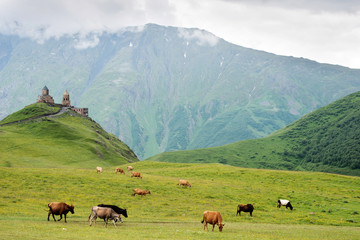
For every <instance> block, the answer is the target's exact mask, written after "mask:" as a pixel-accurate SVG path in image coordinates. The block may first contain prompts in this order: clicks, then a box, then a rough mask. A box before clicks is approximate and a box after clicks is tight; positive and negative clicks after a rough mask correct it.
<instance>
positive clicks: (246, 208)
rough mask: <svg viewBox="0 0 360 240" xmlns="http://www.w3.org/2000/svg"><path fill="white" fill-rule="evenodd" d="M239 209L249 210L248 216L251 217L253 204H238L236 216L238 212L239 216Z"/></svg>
mask: <svg viewBox="0 0 360 240" xmlns="http://www.w3.org/2000/svg"><path fill="white" fill-rule="evenodd" d="M241 211H243V212H250V216H251V217H252V212H253V211H254V206H253V205H252V204H246V205H243V204H239V205H238V208H237V213H236V216H237V215H238V214H239V215H240V216H241Z"/></svg>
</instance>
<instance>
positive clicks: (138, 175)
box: [131, 172, 142, 179]
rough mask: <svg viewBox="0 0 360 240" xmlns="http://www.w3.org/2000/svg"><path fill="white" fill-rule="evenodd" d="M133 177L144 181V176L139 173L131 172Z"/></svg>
mask: <svg viewBox="0 0 360 240" xmlns="http://www.w3.org/2000/svg"><path fill="white" fill-rule="evenodd" d="M131 177H137V178H140V179H142V176H141V174H140V173H139V172H131Z"/></svg>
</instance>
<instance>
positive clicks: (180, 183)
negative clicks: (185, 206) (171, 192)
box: [179, 179, 191, 187]
mask: <svg viewBox="0 0 360 240" xmlns="http://www.w3.org/2000/svg"><path fill="white" fill-rule="evenodd" d="M179 186H185V187H191V184H190V183H189V182H188V181H187V180H181V179H180V180H179Z"/></svg>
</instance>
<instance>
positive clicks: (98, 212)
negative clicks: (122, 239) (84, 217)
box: [88, 206, 123, 227]
mask: <svg viewBox="0 0 360 240" xmlns="http://www.w3.org/2000/svg"><path fill="white" fill-rule="evenodd" d="M97 217H99V218H101V219H104V221H105V227H107V223H108V220H113V223H114V226H115V227H116V221H117V220H119V221H120V222H121V223H122V222H123V221H122V218H121V214H118V213H116V212H115V211H114V209H112V208H107V207H99V206H94V207H92V208H91V213H90V215H89V218H88V221H89V219H90V226H91V225H92V220H93V219H94V220H95V225H96V218H97Z"/></svg>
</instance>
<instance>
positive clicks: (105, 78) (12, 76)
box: [0, 25, 360, 159]
mask: <svg viewBox="0 0 360 240" xmlns="http://www.w3.org/2000/svg"><path fill="white" fill-rule="evenodd" d="M0 43H1V44H0V53H1V54H0V85H1V88H0V101H1V108H0V118H2V117H5V116H6V115H8V114H9V113H11V112H13V111H15V110H17V109H20V108H22V107H23V106H24V105H27V104H29V103H32V102H35V100H36V97H37V95H38V94H39V92H40V90H41V88H42V87H43V86H44V85H47V86H48V87H49V89H50V94H51V95H52V96H53V97H54V99H55V102H60V101H61V96H62V93H63V92H64V90H65V89H67V90H68V91H69V93H70V100H71V102H72V103H73V104H75V105H76V106H79V107H88V108H89V115H90V116H91V117H92V118H94V119H95V120H96V121H97V122H99V123H100V124H101V125H102V126H103V127H104V128H105V129H106V130H107V131H110V132H112V133H114V134H115V135H116V136H118V137H119V138H120V139H122V140H123V141H124V142H125V143H127V144H128V145H129V146H130V147H131V148H132V149H133V150H134V151H135V152H136V154H137V155H138V156H139V158H142V159H143V158H146V157H149V156H152V155H154V154H156V153H159V152H163V151H172V150H180V149H193V148H199V147H211V146H219V145H223V144H227V143H232V142H235V141H239V140H242V139H250V138H257V137H262V136H265V135H267V134H269V133H271V132H273V131H275V130H277V129H279V128H281V127H283V126H285V125H286V124H289V123H290V122H293V121H294V120H296V119H298V118H299V117H301V116H302V115H303V114H306V113H308V112H310V111H313V110H315V109H317V108H318V107H320V106H323V105H326V104H328V103H330V102H332V101H334V100H336V99H338V98H340V97H343V96H345V95H347V94H349V93H351V92H355V91H357V90H360V77H359V76H360V70H353V69H349V68H344V67H340V66H334V65H327V64H319V63H317V62H314V61H310V60H306V59H298V58H293V57H283V56H276V55H274V54H269V53H266V52H261V51H256V50H252V49H247V48H243V47H240V46H236V45H233V44H231V43H228V42H226V41H224V40H222V39H219V38H217V37H216V36H214V35H212V34H211V33H208V32H206V31H202V30H198V29H182V28H174V27H163V26H157V25H146V26H145V27H144V28H128V29H124V30H123V31H122V32H118V33H102V34H93V35H89V36H88V38H86V39H84V38H79V37H78V36H71V37H63V38H59V39H50V40H47V41H45V42H43V43H37V42H34V41H32V40H30V39H21V38H18V37H16V36H0Z"/></svg>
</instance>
